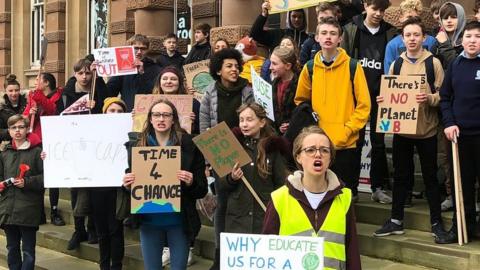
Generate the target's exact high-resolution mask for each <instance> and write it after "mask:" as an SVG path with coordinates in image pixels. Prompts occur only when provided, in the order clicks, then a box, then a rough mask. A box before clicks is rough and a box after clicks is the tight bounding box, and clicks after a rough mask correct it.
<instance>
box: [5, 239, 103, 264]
mask: <svg viewBox="0 0 480 270" xmlns="http://www.w3.org/2000/svg"><path fill="white" fill-rule="evenodd" d="M6 244H7V240H6V238H5V236H0V246H1V247H5V246H6ZM35 257H36V258H35V269H36V270H64V269H69V270H96V269H98V268H99V266H98V264H97V263H94V262H91V261H87V260H82V259H79V258H77V257H74V256H70V255H66V254H64V253H61V252H57V251H54V250H51V249H46V248H43V247H39V246H37V247H36V249H35ZM3 266H4V267H6V268H4V267H3ZM3 269H8V264H7V249H6V248H0V270H3Z"/></svg>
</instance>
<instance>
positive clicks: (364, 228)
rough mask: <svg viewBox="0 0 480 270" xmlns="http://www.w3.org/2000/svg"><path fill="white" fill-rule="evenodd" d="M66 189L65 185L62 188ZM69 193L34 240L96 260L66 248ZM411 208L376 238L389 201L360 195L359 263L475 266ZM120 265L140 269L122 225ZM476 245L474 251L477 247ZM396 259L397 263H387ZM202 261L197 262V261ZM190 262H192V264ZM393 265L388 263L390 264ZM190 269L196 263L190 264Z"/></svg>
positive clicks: (205, 237) (467, 249)
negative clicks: (400, 230)
mask: <svg viewBox="0 0 480 270" xmlns="http://www.w3.org/2000/svg"><path fill="white" fill-rule="evenodd" d="M67 191H68V190H67ZM68 197H69V193H67V194H65V192H61V198H62V199H61V200H60V203H59V208H60V211H61V214H62V216H63V217H64V218H65V220H66V222H67V224H68V225H67V226H63V227H56V226H52V225H50V224H47V225H44V226H41V228H40V232H39V237H38V240H37V241H38V244H39V245H40V246H42V247H46V248H49V249H53V250H55V251H59V252H64V253H66V254H68V255H71V256H75V257H79V258H81V259H84V260H89V261H94V262H96V261H97V260H98V246H97V245H89V244H86V243H82V245H81V247H80V248H79V250H77V251H73V252H67V251H66V246H67V242H68V240H69V239H70V236H71V234H72V233H73V226H72V225H71V224H73V216H72V213H71V212H72V211H71V208H70V202H69V201H67V200H66V199H68ZM45 200H46V206H45V209H46V211H47V212H48V211H49V206H48V197H47V196H46V198H45ZM413 202H414V207H413V208H407V209H405V229H406V234H405V235H403V236H391V237H382V238H375V237H373V236H372V234H373V232H374V231H375V230H376V229H378V228H379V226H381V225H382V224H383V223H384V221H385V220H386V219H388V218H389V217H390V209H391V205H382V204H378V203H374V202H372V201H371V200H370V197H369V195H368V194H360V201H359V203H357V204H356V206H355V212H356V216H357V222H358V225H357V229H358V236H359V242H360V251H361V254H362V255H366V256H368V257H366V256H362V264H368V262H369V261H370V262H371V261H372V260H373V262H376V261H375V259H372V258H371V257H375V258H379V259H380V261H382V262H383V261H384V260H385V259H386V260H387V261H386V262H384V263H385V264H386V265H388V268H384V267H381V268H376V267H375V265H376V264H377V263H372V264H370V266H369V267H365V266H363V269H424V268H422V267H428V268H429V269H432V268H433V269H480V256H479V255H480V245H479V244H478V243H477V242H473V243H470V244H468V245H467V246H464V247H459V246H458V245H456V244H452V245H436V244H434V241H433V238H432V237H431V234H430V233H429V232H430V219H429V214H428V205H427V202H426V201H425V200H414V201H413ZM451 216H452V213H451V212H447V213H443V221H444V224H445V227H446V229H449V228H450V226H451ZM202 220H203V222H204V224H208V226H207V225H203V226H202V230H201V231H200V234H199V236H198V238H197V241H196V243H195V253H196V254H197V255H198V257H200V258H201V262H202V263H203V262H204V261H205V264H204V268H198V269H208V268H209V266H210V265H211V260H212V259H213V256H214V251H215V244H214V233H213V228H212V227H211V223H210V222H207V221H206V220H205V219H202ZM125 239H126V247H125V253H126V257H125V266H126V269H143V263H142V259H141V252H140V246H139V235H138V231H134V230H130V229H126V230H125ZM477 250H478V251H477ZM388 260H391V261H395V262H398V267H397V268H395V267H393V266H392V265H395V263H393V262H391V261H388ZM199 265H201V264H199ZM194 266H195V265H194ZM194 266H192V267H194ZM392 267H393V268H392ZM189 269H195V268H189Z"/></svg>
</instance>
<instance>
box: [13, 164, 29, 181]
mask: <svg viewBox="0 0 480 270" xmlns="http://www.w3.org/2000/svg"><path fill="white" fill-rule="evenodd" d="M29 170H30V166H28V165H27V164H23V163H22V164H20V174H19V175H18V176H17V177H15V178H17V179H18V178H23V177H24V176H25V173H26V172H28V171H29Z"/></svg>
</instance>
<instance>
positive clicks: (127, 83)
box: [100, 34, 161, 112]
mask: <svg viewBox="0 0 480 270" xmlns="http://www.w3.org/2000/svg"><path fill="white" fill-rule="evenodd" d="M127 44H128V45H130V46H133V48H134V50H135V62H134V63H135V66H136V67H137V70H138V73H137V74H133V75H125V76H116V77H112V78H110V79H109V80H108V82H107V88H108V91H109V96H111V97H116V96H118V94H121V96H122V99H123V101H125V104H127V112H131V111H132V109H133V105H134V102H135V95H136V94H151V93H152V90H153V85H154V82H155V78H156V77H157V76H158V74H159V73H160V69H161V68H160V65H158V64H156V63H155V62H154V61H153V60H152V59H151V58H150V57H148V56H147V53H148V51H149V49H150V40H149V39H148V37H147V36H145V35H142V34H135V35H134V36H133V37H131V38H130V39H129V40H128V41H127ZM100 108H101V107H100Z"/></svg>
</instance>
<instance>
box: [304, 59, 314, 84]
mask: <svg viewBox="0 0 480 270" xmlns="http://www.w3.org/2000/svg"><path fill="white" fill-rule="evenodd" d="M314 59H315V57H313V58H312V59H310V60H308V62H307V64H306V65H307V70H308V75H309V76H310V83H313V61H314Z"/></svg>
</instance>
